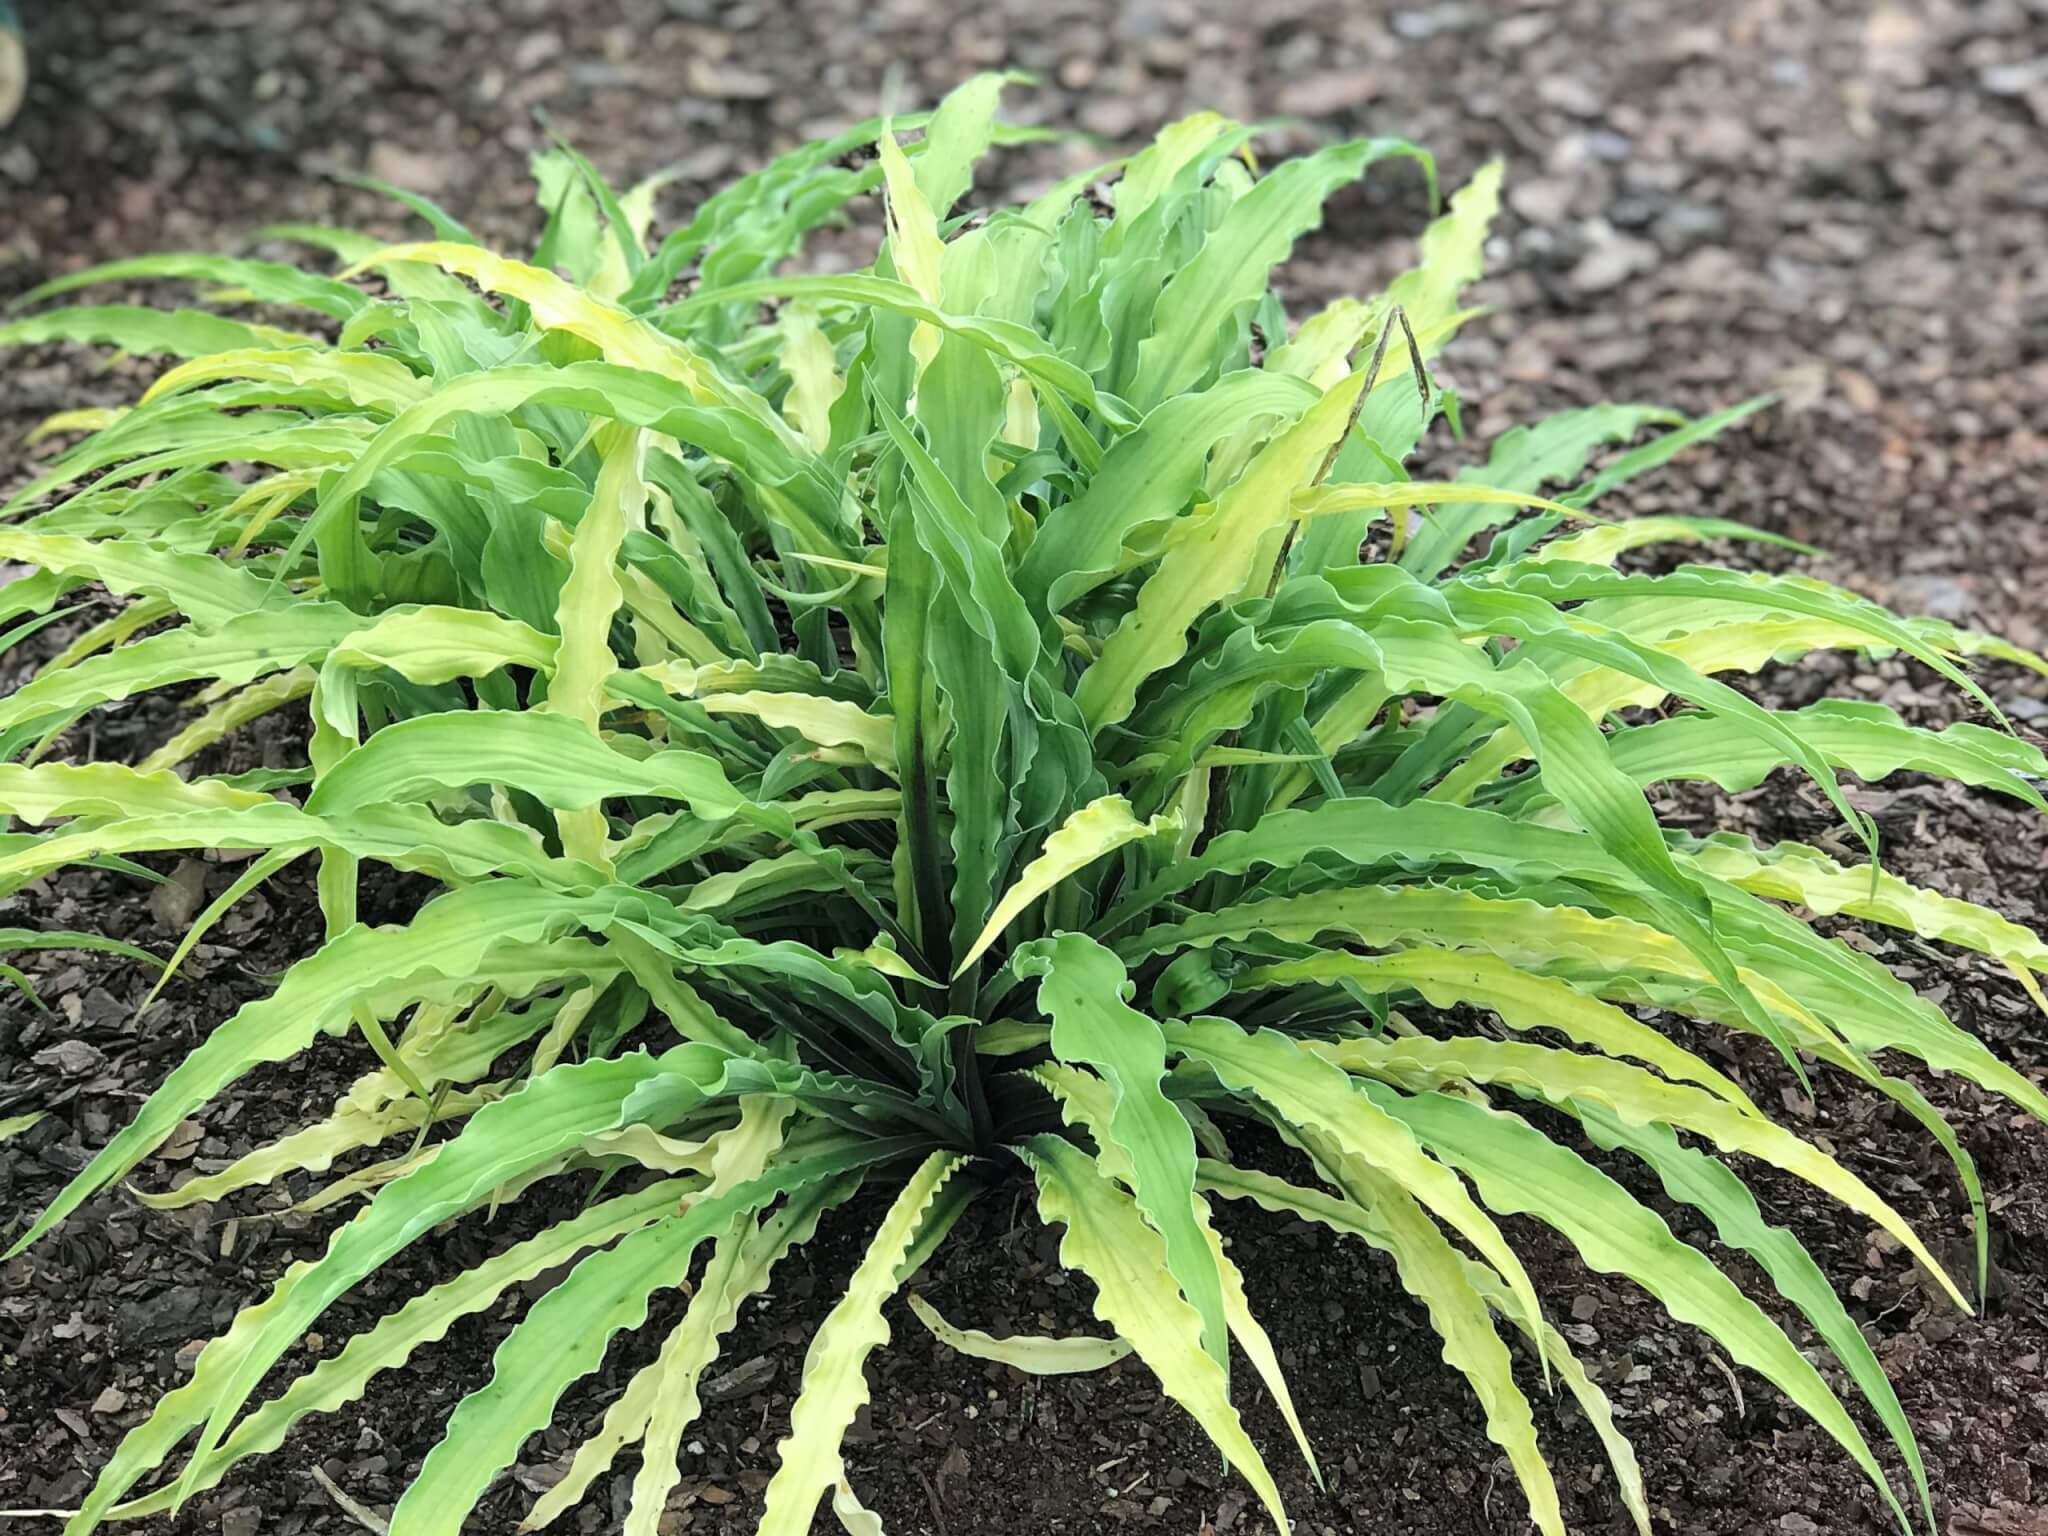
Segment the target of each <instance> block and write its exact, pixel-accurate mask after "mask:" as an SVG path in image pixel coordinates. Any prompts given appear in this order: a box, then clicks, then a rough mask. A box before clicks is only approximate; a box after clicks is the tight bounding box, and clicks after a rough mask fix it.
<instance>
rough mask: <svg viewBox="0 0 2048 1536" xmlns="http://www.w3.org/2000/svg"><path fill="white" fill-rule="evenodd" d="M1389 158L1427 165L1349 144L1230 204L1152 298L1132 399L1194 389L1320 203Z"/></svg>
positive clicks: (1380, 142) (1405, 146)
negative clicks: (1150, 328)
mask: <svg viewBox="0 0 2048 1536" xmlns="http://www.w3.org/2000/svg"><path fill="white" fill-rule="evenodd" d="M1390 155H1402V156H1406V157H1408V158H1410V159H1414V160H1419V161H1421V162H1422V164H1423V166H1424V167H1425V168H1427V167H1428V166H1429V163H1430V162H1429V157H1428V156H1427V155H1425V154H1424V153H1423V152H1422V151H1421V150H1419V149H1417V148H1416V147H1415V146H1414V145H1412V144H1409V143H1407V142H1406V141H1404V140H1401V139H1354V140H1352V141H1350V142H1349V143H1344V144H1333V145H1331V146H1330V147H1329V148H1327V149H1323V150H1319V151H1317V152H1316V153H1315V154H1313V155H1308V156H1304V157H1303V158H1301V159H1299V160H1289V161H1287V162H1285V163H1284V164H1282V165H1279V166H1276V167H1274V169H1273V170H1272V171H1270V172H1269V173H1268V174H1267V175H1265V176H1264V177H1262V178H1261V179H1260V180H1259V182H1258V183H1257V185H1255V186H1254V187H1253V188H1252V189H1251V190H1250V191H1249V192H1247V193H1246V194H1245V195H1244V196H1243V197H1241V198H1239V199H1238V200H1237V202H1235V203H1234V204H1232V205H1231V208H1230V211H1229V212H1228V213H1226V214H1225V215H1224V217H1223V220H1222V222H1221V223H1220V224H1219V225H1218V226H1217V228H1216V229H1215V230H1214V231H1213V232H1212V233H1211V234H1210V236H1209V238H1208V239H1207V240H1205V241H1204V242H1203V243H1202V246H1201V248H1200V250H1199V251H1197V252H1196V254H1195V257H1194V259H1193V260H1192V261H1190V262H1189V263H1188V264H1187V265H1186V266H1184V267H1182V268H1181V269H1180V270H1179V271H1177V272H1175V273H1174V275H1173V277H1172V279H1171V280H1170V281H1169V282H1168V283H1167V284H1166V287H1165V289H1164V290H1163V291H1162V292H1161V293H1160V296H1159V307H1158V309H1157V310H1156V311H1155V312H1154V314H1153V317H1152V318H1153V332H1152V334H1151V335H1150V336H1148V337H1146V338H1145V340H1144V341H1142V342H1141V343H1139V345H1138V349H1137V359H1136V369H1135V373H1134V375H1133V378H1132V380H1131V387H1130V390H1129V394H1130V397H1131V399H1132V400H1133V401H1135V402H1136V403H1137V404H1138V405H1140V406H1142V407H1146V408H1150V407H1151V406H1154V405H1157V404H1158V403H1159V402H1160V401H1162V400H1164V399H1165V398H1167V396H1169V395H1175V394H1179V393H1180V392H1181V391H1182V390H1184V389H1187V388H1188V387H1189V386H1190V385H1194V384H1197V383H1199V382H1201V379H1202V376H1203V375H1204V373H1206V372H1208V371H1209V370H1211V369H1213V368H1214V367H1215V366H1216V358H1217V353H1218V351H1219V350H1220V344H1221V342H1222V336H1221V334H1220V333H1221V332H1222V331H1223V329H1224V327H1225V326H1226V325H1227V324H1229V323H1231V322H1232V321H1233V319H1234V318H1235V316H1236V315H1237V314H1238V313H1239V312H1240V311H1242V310H1245V309H1249V308H1250V307H1251V305H1252V304H1253V303H1254V302H1255V301H1256V300H1257V299H1258V298H1259V296H1260V295H1261V294H1263V293H1264V292H1265V291H1266V286H1267V274H1268V273H1269V272H1270V271H1271V269H1272V268H1273V267H1274V265H1276V264H1277V263H1279V262H1281V261H1284V260H1286V258H1287V253H1288V252H1289V251H1290V250H1292V249H1293V248H1294V242H1295V239H1296V238H1297V237H1298V236H1300V235H1302V234H1305V233H1306V232H1307V231H1309V230H1311V229H1313V228H1315V227H1316V225H1318V224H1320V223H1321V222H1322V210H1323V202H1324V200H1325V199H1326V198H1328V197H1329V195H1330V194H1331V193H1332V192H1333V191H1335V190H1336V189H1337V188H1338V187H1340V186H1343V185H1344V184H1345V183H1347V182H1351V181H1356V180H1357V179H1358V178H1359V177H1360V176H1361V175H1363V174H1364V173H1365V170H1366V168H1367V167H1368V166H1370V165H1372V164H1373V163H1374V162H1375V161H1377V160H1383V159H1386V158H1387V157H1388V156H1390ZM1345 409H1347V410H1348V409H1349V407H1348V406H1346V407H1345Z"/></svg>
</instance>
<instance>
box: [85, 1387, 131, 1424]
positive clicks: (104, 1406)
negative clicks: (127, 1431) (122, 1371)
mask: <svg viewBox="0 0 2048 1536" xmlns="http://www.w3.org/2000/svg"><path fill="white" fill-rule="evenodd" d="M127 1406H128V1394H127V1393H126V1392H123V1391H122V1390H121V1389H120V1388H119V1387H102V1388H101V1389H100V1395H99V1396H98V1397H96V1398H94V1399H93V1400H92V1411H93V1412H94V1413H96V1414H98V1415H100V1417H102V1418H104V1417H106V1416H107V1415H108V1414H110V1413H119V1412H120V1411H121V1410H122V1409H123V1408H126V1407H127Z"/></svg>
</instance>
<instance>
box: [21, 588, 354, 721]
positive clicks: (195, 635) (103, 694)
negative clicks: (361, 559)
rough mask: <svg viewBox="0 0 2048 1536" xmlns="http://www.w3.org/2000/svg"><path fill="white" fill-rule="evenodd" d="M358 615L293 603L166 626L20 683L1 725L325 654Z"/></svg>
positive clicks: (245, 675) (281, 668)
mask: <svg viewBox="0 0 2048 1536" xmlns="http://www.w3.org/2000/svg"><path fill="white" fill-rule="evenodd" d="M360 622H361V620H360V618H359V617H358V616H357V615H356V614H353V613H351V612H349V611H348V610H347V609H346V608H343V607H341V606H340V605H338V604H330V603H298V604H294V605H293V606H292V607H290V608H288V609H284V610H280V611H275V612H263V613H250V614H245V615H243V616H242V617H240V618H236V619H229V620H228V621H227V622H226V623H224V624H222V625H221V626H220V627H219V628H217V629H213V630H210V631H208V632H206V633H204V634H202V633H200V632H199V631H197V630H195V629H192V628H189V627H186V628H179V629H167V630H165V631H164V632H163V633H161V634H156V635H149V636H146V637H145V638H143V639H141V640H137V641H135V642H133V643H132V644H129V645H124V646H122V647H121V648H120V649H119V650H115V651H108V652H106V653H105V654H104V655H100V656H92V657H88V658H87V659H86V660H84V661H82V662H80V663H79V664H78V665H77V666H74V667H69V668H66V669H65V670H64V671H62V672H52V673H49V674H47V675H45V676H43V677H38V678H35V679H34V680H33V681H30V682H27V683H24V684H22V685H21V687H19V688H17V689H15V690H14V692H12V693H11V694H9V695H8V696H7V697H6V698H4V699H0V730H5V729H6V728H8V727H9V726H14V725H19V724H21V723H22V722H24V721H32V720H40V719H47V718H52V717H66V716H69V715H71V714H73V713H75V712H77V711H79V710H83V709H89V708H91V707H92V706H93V705H95V704H104V703H106V702H107V701H108V700H109V699H125V698H127V697H128V696H129V695H130V694H134V693H139V692H141V691H143V690H144V689H148V688H162V687H164V686H166V685H168V684H171V683H189V682H192V681H194V680H195V679H197V678H202V677H203V678H211V679H213V680H214V681H215V682H219V683H225V684H227V685H228V686H230V687H233V686H237V685H239V684H242V683H246V682H249V681H250V680H252V679H254V678H257V677H262V676H265V675H266V674H268V673H272V672H285V671H289V670H290V669H291V668H293V667H296V666H300V665H302V664H303V663H305V662H309V661H315V660H318V659H319V658H320V657H322V656H324V655H325V654H326V653H327V651H328V649H329V647H331V646H332V645H333V644H334V643H335V642H336V641H338V640H340V639H341V638H342V637H343V636H345V635H346V634H348V632H349V631H350V630H352V629H354V628H355V627H356V626H357V625H358V624H359V623H360Z"/></svg>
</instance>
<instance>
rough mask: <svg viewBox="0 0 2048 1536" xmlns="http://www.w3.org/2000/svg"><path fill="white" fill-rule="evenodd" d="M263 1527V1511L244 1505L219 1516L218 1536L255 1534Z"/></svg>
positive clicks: (249, 1535) (250, 1535) (251, 1535)
mask: <svg viewBox="0 0 2048 1536" xmlns="http://www.w3.org/2000/svg"><path fill="white" fill-rule="evenodd" d="M262 1529H263V1511H262V1510H260V1509H250V1508H249V1507H248V1506H247V1505H244V1506H243V1507H242V1508H240V1509H231V1510H229V1511H228V1512H227V1513H226V1514H224V1515H222V1516H221V1517H220V1536H256V1533H257V1532H258V1531H260V1530H262Z"/></svg>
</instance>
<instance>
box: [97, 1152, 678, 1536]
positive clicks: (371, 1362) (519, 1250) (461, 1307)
mask: <svg viewBox="0 0 2048 1536" xmlns="http://www.w3.org/2000/svg"><path fill="white" fill-rule="evenodd" d="M702 1182H703V1181H702V1180H701V1179H699V1178H683V1179H663V1180H660V1181H659V1182H656V1183H653V1184H649V1185H648V1186H647V1187H646V1188H644V1189H642V1190H639V1191H638V1192H636V1193H633V1194H626V1195H618V1196H615V1197H613V1198H612V1199H610V1200H605V1201H602V1202H600V1203H598V1204H595V1205H592V1206H589V1207H587V1208H586V1209H585V1210H583V1211H582V1212H581V1213H579V1214H578V1215H575V1216H572V1217H569V1218H568V1219H567V1220H565V1221H559V1222H556V1223H555V1224H554V1225H553V1226H551V1227H548V1228H547V1229H546V1230H544V1231H542V1232H541V1233H540V1234H539V1235H538V1236H535V1237H530V1238H528V1239H526V1240H525V1241H524V1242H520V1243H515V1244H513V1245H512V1246H511V1247H510V1248H507V1249H505V1250H504V1251H503V1252H502V1253H499V1254H496V1255H494V1256H492V1257H491V1258H488V1259H485V1260H484V1261H483V1262H482V1263H480V1264H476V1265H473V1266H472V1267H470V1268H468V1269H465V1270H464V1271H462V1273H461V1274H459V1275H457V1276H455V1277H454V1278H453V1279H451V1280H444V1281H442V1282H441V1283H440V1284H439V1285H436V1286H434V1287H433V1288H432V1289H430V1290H426V1291H422V1292H421V1293H420V1294H419V1295H417V1296H415V1297H413V1298H412V1299H411V1300H409V1301H407V1302H406V1303H405V1304H404V1305H403V1306H401V1307H400V1308H399V1309H398V1310H397V1311H395V1312H392V1313H389V1314H388V1315H386V1316H384V1317H382V1318H380V1319H378V1320H377V1322H376V1323H375V1324H373V1325H372V1326H371V1327H370V1328H369V1329H368V1330H366V1331H365V1332H362V1333H359V1334H356V1335H355V1336H354V1337H353V1338H351V1339H350V1340H349V1341H348V1343H347V1344H345V1345H344V1346H343V1347H342V1349H341V1352H340V1353H339V1354H335V1355H328V1356H325V1357H323V1358H322V1359H321V1360H320V1361H319V1362H318V1363H317V1364H316V1365H314V1367H313V1368H312V1369H311V1370H310V1371H307V1372H306V1373H305V1374H304V1375H303V1376H300V1377H297V1378H296V1379H295V1380H293V1382H292V1384H291V1385H290V1386H289V1387H287V1388H286V1389H285V1390H284V1392H283V1393H282V1394H281V1395H279V1396H277V1397H273V1398H270V1399H269V1400H267V1401H266V1402H264V1403H263V1404H261V1405H260V1406H259V1407H257V1408H256V1409H255V1410H254V1411H253V1412H251V1413H250V1414H248V1415H247V1416H246V1417H244V1418H243V1419H242V1421H241V1422H240V1423H238V1424H237V1425H236V1426H235V1428H234V1431H233V1433H231V1434H230V1435H229V1436H228V1437H227V1439H225V1440H223V1441H222V1442H221V1444H220V1446H219V1448H218V1449H216V1450H215V1451H214V1453H213V1454H212V1455H211V1456H210V1457H208V1458H207V1459H206V1461H205V1462H204V1463H202V1464H199V1465H197V1466H196V1467H195V1468H194V1470H193V1471H192V1472H191V1473H190V1474H189V1479H188V1480H187V1481H185V1482H184V1483H183V1484H182V1487H183V1489H184V1491H186V1492H189V1493H203V1492H205V1491H206V1490H207V1489H208V1488H211V1487H214V1486H215V1485H216V1484H218V1483H219V1482H220V1480H221V1479H222V1478H223V1477H224V1476H226V1475H227V1472H228V1470H229V1469H230V1468H231V1467H232V1466H233V1465H234V1464H235V1463H236V1462H238V1461H241V1460H243V1459H244V1458H246V1457H249V1456H260V1455H262V1454H263V1453H264V1452H266V1451H273V1450H276V1449H277V1447H278V1446H280V1445H282V1444H283V1443H284V1439H285V1435H286V1434H287V1432H289V1430H290V1429H291V1427H292V1426H293V1425H294V1424H296V1423H297V1422H298V1421H299V1420H301V1419H303V1418H306V1417H308V1416H310V1415H312V1414H316V1413H334V1412H336V1411H338V1410H339V1409H341V1408H344V1407H346V1406H347V1405H348V1404H350V1403H352V1402H354V1401H355V1400H356V1399H357V1398H358V1397H360V1396H361V1395H362V1394H363V1392H364V1391H365V1390H366V1389H367V1388H368V1386H369V1384H370V1381H371V1380H372V1379H373V1378H374V1377H376V1376H378V1375H380V1374H382V1373H383V1372H385V1371H388V1370H393V1369H396V1368H397V1367H399V1366H402V1365H404V1364H405V1363H406V1361H408V1360H409V1359H410V1358H411V1357H412V1355H413V1353H414V1352H415V1351H416V1350H419V1349H421V1348H424V1347H425V1346H426V1345H429V1344H433V1343H436V1342H438V1341H439V1340H441V1339H443V1338H445V1337H446V1336H447V1334H448V1330H449V1329H450V1328H452V1327H454V1326H455V1324H456V1323H457V1322H459V1321H460V1320H461V1319H463V1318H465V1317H474V1316H475V1315H476V1314H477V1313H479V1312H483V1311H486V1310H487V1309H489V1308H490V1307H491V1306H493V1305H494V1304H495V1303H496V1302H497V1300H498V1298H499V1297H501V1296H503V1295H504V1294H505V1293H506V1292H507V1291H509V1290H510V1289H511V1288H512V1287H513V1286H515V1285H521V1284H524V1283H525V1282H527V1281H529V1280H532V1279H534V1278H535V1277H536V1276H538V1275H542V1274H545V1273H546V1272H547V1271H549V1270H551V1269H554V1268H557V1267H558V1266H560V1265H561V1264H563V1263H566V1262H568V1261H570V1260H572V1259H574V1258H575V1257H576V1255H578V1254H579V1253H582V1252H585V1251H587V1250H589V1249H593V1248H601V1247H603V1246H604V1245H605V1244H607V1243H609V1242H611V1241H613V1240H614V1239H616V1238H619V1237H622V1236H624V1235H625V1234H627V1233H629V1232H633V1231H636V1230H638V1229H639V1228H641V1227H643V1226H646V1225H648V1224H649V1223H652V1222H655V1221H658V1220H660V1219H661V1218H662V1217H663V1216H665V1215H667V1214H668V1213H669V1212H671V1211H673V1210H674V1209H675V1208H676V1205H677V1203H678V1202H679V1201H680V1200H682V1199H683V1198H684V1197H685V1196H687V1195H689V1194H691V1193H693V1192H694V1191H695V1190H696V1189H697V1188H698V1187H699V1186H700V1185H701V1184H702ZM309 1262H310V1261H309ZM298 1267H304V1266H298ZM180 1490H181V1485H180V1484H178V1483H173V1484H171V1485H169V1486H167V1487H165V1488H163V1489H162V1490H160V1491H158V1492H156V1493H152V1494H149V1495H146V1496H145V1497H143V1498H139V1499H131V1500H129V1501H128V1502H127V1503H126V1504H122V1505H118V1506H116V1507H115V1508H114V1509H113V1510H111V1511H109V1514H110V1516H111V1518H114V1519H117V1520H125V1519H128V1518H131V1517H133V1516H137V1515H145V1514H156V1513H159V1512H161V1511H164V1510H168V1509H171V1508H172V1507H173V1506H174V1505H175V1503H176V1502H177V1499H178V1497H179V1494H180Z"/></svg>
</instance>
